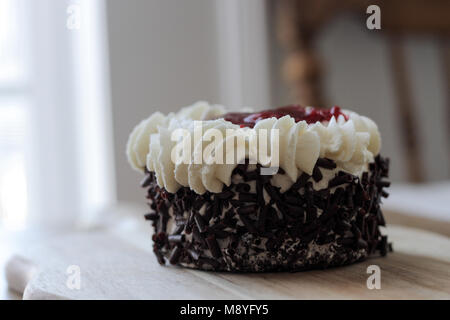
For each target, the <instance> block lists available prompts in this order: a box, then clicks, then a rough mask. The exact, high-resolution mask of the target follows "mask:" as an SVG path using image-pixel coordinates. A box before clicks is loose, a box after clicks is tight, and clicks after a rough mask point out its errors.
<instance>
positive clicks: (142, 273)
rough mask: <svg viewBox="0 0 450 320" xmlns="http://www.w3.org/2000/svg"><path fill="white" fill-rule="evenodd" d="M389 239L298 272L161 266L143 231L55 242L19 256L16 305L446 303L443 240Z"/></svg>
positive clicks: (448, 277) (449, 254)
mask: <svg viewBox="0 0 450 320" xmlns="http://www.w3.org/2000/svg"><path fill="white" fill-rule="evenodd" d="M146 231H147V232H146ZM389 236H390V240H391V241H393V242H394V250H395V252H394V253H393V254H390V255H389V256H387V257H384V258H371V259H369V260H367V261H364V262H362V263H358V264H354V265H350V266H346V267H341V268H334V269H328V270H318V271H308V272H299V273H266V274H230V273H212V272H205V271H197V270H190V269H183V268H178V267H172V266H166V267H161V266H159V265H158V263H157V262H156V259H155V258H154V256H153V253H152V252H151V240H150V234H149V233H148V229H146V228H145V229H144V228H139V230H136V229H129V228H124V229H122V230H115V231H96V232H92V231H91V232H86V233H77V234H69V235H66V236H58V237H55V238H53V239H49V240H48V241H46V242H45V243H41V244H39V245H36V246H34V247H30V248H29V249H27V250H26V251H23V252H21V253H20V255H19V256H20V257H21V259H23V258H26V259H28V260H30V261H32V262H33V263H32V264H30V266H32V267H36V269H37V271H36V272H35V273H34V276H33V277H32V279H31V280H30V281H29V282H28V284H27V286H26V288H25V292H24V299H241V298H243V299H335V298H337V299H353V298H357V299H391V298H395V299H431V298H436V299H450V239H449V238H447V237H445V236H441V235H437V234H434V233H430V232H426V231H421V230H418V229H412V228H405V227H398V226H391V227H390V228H389ZM16 259H17V258H16ZM23 261H26V260H22V262H23ZM16 262H17V261H16ZM11 263H14V259H13V260H12V261H10V265H11ZM372 264H376V265H378V266H379V267H380V268H381V289H380V290H375V289H374V290H369V289H367V286H366V281H367V278H368V276H369V274H367V267H368V266H369V265H372ZM71 265H76V266H79V267H80V271H81V273H80V279H81V287H80V290H76V289H69V288H68V287H67V286H66V282H67V280H68V277H69V275H68V274H67V273H66V270H67V268H68V267H69V266H71ZM23 267H24V266H23V264H22V265H21V270H22V273H23V275H24V276H27V275H29V273H27V272H28V271H27V268H23ZM7 276H8V275H7ZM15 276H16V277H17V272H16V273H15ZM9 280H10V282H11V281H12V282H14V281H23V280H20V279H19V280H18V279H17V278H16V279H15V280H14V279H9ZM12 284H13V283H10V285H12Z"/></svg>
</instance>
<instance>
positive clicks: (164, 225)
mask: <svg viewBox="0 0 450 320" xmlns="http://www.w3.org/2000/svg"><path fill="white" fill-rule="evenodd" d="M259 170H260V166H256V167H253V168H252V166H251V165H248V164H242V165H239V166H238V167H237V168H236V169H235V170H234V172H233V178H234V179H233V181H234V183H232V184H231V185H230V186H229V187H226V188H224V190H223V191H222V192H221V193H216V194H214V193H205V194H203V195H198V194H195V193H194V192H193V191H192V190H190V189H189V188H182V189H180V190H179V191H178V192H177V193H175V194H172V193H169V192H167V191H165V190H164V189H161V188H160V187H159V186H158V185H157V183H156V179H155V177H154V174H153V173H150V172H149V173H147V176H146V179H145V180H144V181H143V187H146V188H148V199H150V203H149V204H150V206H151V208H152V209H153V210H154V212H152V213H150V214H147V215H146V219H147V220H150V221H152V225H153V227H154V231H155V232H154V235H153V241H154V245H153V249H154V252H155V254H156V256H157V257H158V261H159V262H160V263H161V264H165V262H166V260H167V261H168V262H169V263H171V264H175V265H182V266H186V267H192V268H198V269H205V270H214V271H236V272H269V271H301V270H307V269H316V268H327V267H333V266H339V265H345V264H349V263H353V262H355V261H359V260H363V259H365V258H366V257H368V256H369V255H370V254H376V253H378V254H381V255H386V253H387V251H388V249H389V247H388V243H387V236H386V235H384V234H382V231H381V230H380V227H382V226H384V225H385V221H384V218H383V214H382V211H381V208H380V203H381V197H382V196H387V193H386V192H385V191H384V190H383V189H384V188H385V187H387V186H388V185H389V183H388V182H386V181H385V180H383V178H385V177H387V175H388V162H387V160H385V159H383V158H381V157H376V159H375V161H374V162H373V163H371V165H370V169H369V172H368V173H367V174H364V175H363V177H362V178H361V179H360V178H359V177H356V176H353V175H350V174H348V173H344V172H342V171H339V172H336V173H335V174H334V176H333V178H331V179H329V180H328V181H327V187H326V188H323V189H320V190H315V189H314V188H313V183H314V182H318V181H321V180H322V179H323V176H324V175H328V174H327V172H333V171H334V170H335V163H334V162H333V161H331V160H329V159H320V160H319V162H318V164H317V166H316V167H315V170H314V171H315V174H314V175H312V176H310V175H308V174H306V173H304V174H302V175H301V176H300V177H299V179H298V180H297V181H296V182H295V184H293V185H292V186H291V187H290V189H289V190H287V191H286V192H284V193H281V192H280V189H279V188H278V187H274V186H273V185H272V183H271V180H272V179H273V177H270V176H263V175H260V174H259ZM284 174H285V173H283V172H282V173H279V175H284ZM328 176H329V175H328Z"/></svg>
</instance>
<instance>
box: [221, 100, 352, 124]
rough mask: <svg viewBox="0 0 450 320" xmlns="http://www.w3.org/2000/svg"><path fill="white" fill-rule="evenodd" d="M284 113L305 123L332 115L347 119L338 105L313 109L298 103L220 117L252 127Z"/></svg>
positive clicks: (282, 115)
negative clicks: (263, 120)
mask: <svg viewBox="0 0 450 320" xmlns="http://www.w3.org/2000/svg"><path fill="white" fill-rule="evenodd" d="M286 115H289V116H291V117H292V118H294V119H295V122H299V121H302V120H305V121H306V122H307V123H315V122H322V121H329V120H330V119H331V118H332V117H335V118H336V119H337V118H338V117H339V116H340V115H342V116H344V118H345V120H348V116H347V115H346V114H344V113H343V112H342V111H341V108H339V107H338V106H334V107H332V108H330V109H315V108H312V107H306V108H305V107H302V106H298V105H292V106H286V107H280V108H277V109H272V110H264V111H261V112H256V113H244V112H230V113H227V114H224V115H223V116H222V117H223V118H224V119H225V120H227V121H230V122H232V123H234V124H238V125H240V127H241V128H242V127H250V128H253V127H254V126H255V124H256V123H257V122H258V121H260V120H262V119H267V118H272V117H275V118H277V119H279V118H282V117H284V116H286Z"/></svg>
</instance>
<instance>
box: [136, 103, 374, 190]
mask: <svg viewBox="0 0 450 320" xmlns="http://www.w3.org/2000/svg"><path fill="white" fill-rule="evenodd" d="M225 113H226V109H225V108H224V107H223V106H220V105H209V104H208V103H206V102H203V101H201V102H197V103H195V104H193V105H192V106H189V107H185V108H183V109H181V110H180V111H179V112H177V113H170V114H168V115H163V114H162V113H160V112H156V113H154V114H152V115H151V116H150V117H149V118H148V119H145V120H143V121H142V122H141V123H139V124H138V125H137V126H136V127H135V128H134V130H133V131H132V133H131V134H130V137H129V140H128V144H127V157H128V161H129V162H130V164H131V166H132V167H133V168H134V169H136V170H139V171H143V170H145V168H147V170H148V171H151V172H154V173H155V176H156V179H157V183H158V185H159V186H160V187H164V188H165V189H166V190H167V191H169V192H172V193H175V192H176V191H177V190H178V189H179V188H180V187H181V186H184V187H190V188H191V189H192V190H194V191H195V192H196V193H198V194H203V193H205V192H206V191H210V192H221V191H222V188H223V185H224V184H225V185H227V186H229V185H230V184H231V175H232V171H233V170H234V168H235V167H236V165H237V164H238V163H239V161H242V160H244V159H245V158H251V157H252V155H254V154H258V152H257V150H251V148H252V146H255V145H258V144H256V143H251V139H252V138H256V137H257V134H254V135H251V134H250V135H249V133H255V132H258V130H260V129H268V130H270V129H278V132H279V134H278V137H279V140H278V144H276V145H277V148H276V149H275V148H273V147H272V148H269V150H268V151H269V152H268V156H269V159H270V158H271V156H274V152H278V154H277V157H279V166H280V167H281V168H283V169H284V171H285V172H286V175H285V176H286V177H285V178H284V181H283V183H282V184H283V187H282V189H287V188H288V186H289V185H290V184H292V183H294V182H295V181H296V180H297V178H298V177H299V176H300V174H301V173H302V172H306V173H308V174H312V171H313V168H314V166H315V164H316V162H317V159H318V158H319V157H322V158H329V159H332V160H334V161H335V162H336V164H337V169H338V170H343V171H346V172H348V173H351V174H353V175H356V176H361V174H362V173H363V172H364V171H367V170H368V164H369V163H371V162H373V161H374V157H375V156H376V155H377V154H378V153H379V152H380V147H381V138H380V133H379V131H378V127H377V125H376V124H375V123H374V122H373V121H372V120H371V119H369V118H367V117H364V116H360V115H358V114H357V113H355V112H352V111H349V110H343V113H344V114H345V115H347V117H348V120H346V119H345V118H344V116H342V115H340V116H339V117H338V118H337V119H336V118H335V117H332V118H331V119H330V121H324V122H316V123H312V124H308V123H306V121H299V122H295V120H294V118H292V117H291V116H289V115H286V116H284V117H281V118H279V119H277V118H268V119H263V120H260V121H258V122H257V123H256V124H255V126H254V127H253V128H248V127H247V128H240V126H239V125H235V124H233V123H231V122H229V121H225V120H224V119H220V116H221V115H223V114H225ZM218 118H219V119H218ZM210 119H216V120H210ZM194 121H202V132H201V134H202V137H203V139H199V141H200V142H198V143H197V145H194V137H195V135H196V134H198V132H196V127H195V122H194ZM179 129H183V132H185V133H186V134H187V133H189V134H190V137H191V144H190V145H191V146H192V147H191V148H192V152H191V154H190V155H189V156H190V157H191V158H190V161H187V162H186V161H179V162H177V163H174V162H173V161H172V160H171V159H172V158H171V155H172V150H174V148H175V146H176V145H177V143H178V142H179V141H173V140H172V134H173V133H174V131H175V130H179ZM210 129H215V130H219V131H220V132H222V133H223V140H222V141H214V142H211V141H212V140H214V139H211V136H212V134H211V132H212V131H211V130H210ZM227 129H234V131H233V132H234V134H233V135H232V136H230V135H229V134H225V133H226V131H227ZM251 130H254V131H255V132H249V131H251ZM216 132H217V131H216ZM239 136H242V137H246V138H244V139H246V140H245V144H244V145H243V146H242V145H239V144H227V143H226V141H227V140H228V139H235V138H236V137H237V138H239ZM179 138H180V139H182V138H183V137H182V136H180V137H179ZM267 138H268V140H269V141H268V145H269V146H274V145H275V144H274V143H275V141H272V138H273V137H272V136H271V135H268V137H267ZM209 144H214V145H215V146H218V149H217V150H218V152H221V153H223V154H224V155H225V157H226V155H227V154H228V153H231V152H233V153H232V154H233V155H240V156H239V157H237V158H235V160H236V161H234V164H217V163H213V162H211V161H203V162H202V163H199V162H198V161H196V159H202V157H203V151H204V150H205V148H208V145H209ZM229 145H232V146H233V148H234V149H233V150H228V149H227V147H228V146H229ZM239 147H241V148H242V147H244V150H238V148H239ZM187 160H189V159H187ZM258 161H259V162H260V163H261V161H260V160H258ZM261 164H262V165H263V166H267V165H268V164H269V162H265V163H261ZM324 187H326V185H324ZM282 191H283V190H282Z"/></svg>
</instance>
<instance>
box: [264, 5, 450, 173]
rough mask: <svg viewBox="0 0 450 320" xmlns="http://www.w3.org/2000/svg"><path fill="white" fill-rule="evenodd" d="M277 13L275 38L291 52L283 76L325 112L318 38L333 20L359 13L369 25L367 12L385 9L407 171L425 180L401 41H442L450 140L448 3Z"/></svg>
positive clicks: (287, 8)
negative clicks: (415, 37) (428, 37)
mask: <svg viewBox="0 0 450 320" xmlns="http://www.w3.org/2000/svg"><path fill="white" fill-rule="evenodd" d="M271 1H273V6H274V7H275V9H276V13H275V15H276V25H277V36H278V39H279V42H280V44H281V45H282V46H283V48H284V49H285V51H286V52H287V55H286V59H285V61H284V63H283V77H284V80H285V81H286V82H287V84H288V85H289V87H290V88H291V89H292V90H293V93H294V96H295V97H296V99H297V100H298V103H300V104H302V105H314V106H319V107H325V106H327V104H325V102H324V101H325V97H324V93H323V90H322V83H321V80H322V78H323V71H322V68H321V66H322V63H321V61H320V58H319V56H318V55H317V52H316V51H315V45H314V42H315V37H316V35H317V33H318V32H319V31H320V30H321V28H322V27H323V26H324V25H325V24H326V23H327V22H328V21H330V19H332V18H333V17H334V16H336V15H338V14H341V13H345V12H356V13H357V14H358V16H360V17H361V23H362V25H364V26H365V25H366V21H365V20H366V18H367V17H368V15H366V9H367V7H368V6H369V5H372V4H375V5H378V6H379V7H380V9H381V24H382V26H381V30H380V31H381V32H384V33H385V35H386V36H387V37H388V39H389V41H388V43H389V48H390V58H391V62H392V68H391V69H392V77H393V80H394V85H395V93H396V97H397V104H396V107H397V112H398V113H399V115H401V118H402V119H403V120H402V121H401V123H400V127H401V135H402V140H403V143H404V145H405V146H406V152H407V154H406V155H407V157H406V158H407V159H408V162H407V172H408V177H409V180H410V181H411V182H422V181H424V168H423V163H422V161H421V158H420V154H419V146H418V137H417V134H416V130H413V128H414V127H415V124H416V121H417V119H415V113H414V112H412V110H413V105H414V101H413V99H412V95H411V87H410V83H409V76H408V70H407V66H406V64H405V62H404V61H405V50H404V44H403V41H402V38H403V36H404V35H406V34H408V35H410V34H433V35H437V36H438V37H439V39H440V46H441V52H442V63H443V68H444V70H445V74H446V82H447V87H448V90H447V93H448V96H447V103H448V106H447V115H446V116H447V121H446V123H447V135H448V141H450V45H449V35H450V18H449V14H450V1H448V0H428V1H425V0H408V1H406V0H384V1H383V0H370V1H365V0H271Z"/></svg>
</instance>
